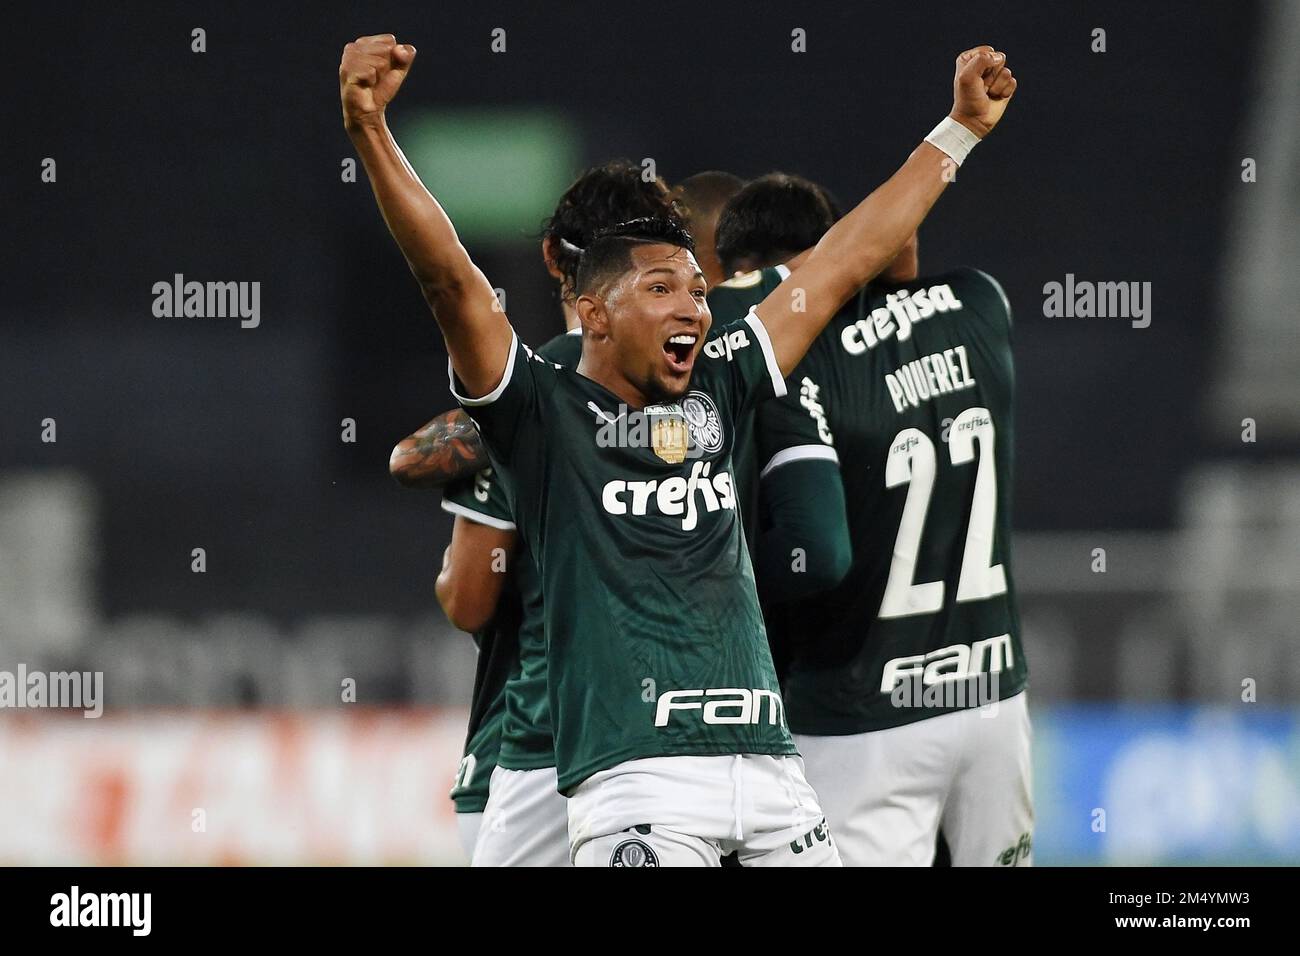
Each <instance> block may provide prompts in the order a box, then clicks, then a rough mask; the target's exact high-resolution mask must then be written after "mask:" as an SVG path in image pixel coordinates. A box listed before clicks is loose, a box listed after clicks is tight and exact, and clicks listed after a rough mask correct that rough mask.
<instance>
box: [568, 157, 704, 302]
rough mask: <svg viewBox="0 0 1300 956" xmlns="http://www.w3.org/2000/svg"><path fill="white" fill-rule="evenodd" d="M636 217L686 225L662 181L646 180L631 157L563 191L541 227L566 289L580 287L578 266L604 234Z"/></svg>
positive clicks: (601, 167) (593, 169) (597, 168)
mask: <svg viewBox="0 0 1300 956" xmlns="http://www.w3.org/2000/svg"><path fill="white" fill-rule="evenodd" d="M637 219H665V220H670V221H673V222H677V223H681V222H682V211H681V209H680V207H679V205H678V204H677V202H676V201H675V200H674V199H673V198H672V197H671V195H670V193H669V190H668V186H667V184H665V183H664V182H663V180H661V179H646V178H645V175H644V172H643V170H642V168H641V167H640V166H639V165H637V164H635V163H633V162H632V161H631V160H627V159H615V160H611V161H610V162H608V163H603V164H601V165H599V166H592V167H591V168H590V169H588V170H586V171H585V172H584V173H583V174H582V175H581V176H579V177H578V178H577V179H576V180H574V182H573V184H572V185H571V186H570V187H569V188H568V189H566V190H565V191H564V195H563V196H561V197H560V201H559V203H557V204H556V207H555V213H554V215H552V216H551V217H550V218H549V219H547V220H546V221H545V222H544V223H542V238H543V239H546V240H551V242H552V249H553V255H554V256H555V266H556V268H557V269H558V270H559V271H560V275H561V276H562V277H563V286H564V288H565V290H566V291H567V292H569V293H572V290H574V289H576V288H578V266H579V262H580V261H581V259H582V253H583V250H585V249H586V248H587V247H588V246H589V245H590V244H591V242H592V241H593V240H594V239H595V238H596V236H597V234H598V233H600V232H601V231H609V230H610V228H611V227H614V226H617V225H618V224H621V223H626V222H628V221H631V220H637Z"/></svg>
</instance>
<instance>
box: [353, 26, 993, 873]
mask: <svg viewBox="0 0 1300 956" xmlns="http://www.w3.org/2000/svg"><path fill="white" fill-rule="evenodd" d="M414 58H415V50H414V48H413V47H410V46H409V45H398V44H397V43H396V41H395V39H394V38H393V37H392V35H390V34H386V35H382V36H377V37H363V38H361V39H359V40H358V41H356V42H355V43H351V44H348V45H347V47H346V48H345V50H344V54H343V61H342V63H341V65H340V69H339V81H340V95H341V99H342V103H343V113H344V123H345V127H346V129H347V130H348V132H349V134H350V136H351V138H352V141H353V143H354V145H355V147H356V149H357V151H358V153H359V154H360V156H361V159H362V162H363V164H364V165H365V167H366V172H367V175H368V176H369V177H370V181H371V184H372V187H373V188H374V191H375V196H376V199H377V201H378V203H379V205H380V208H381V211H382V212H383V214H384V216H385V219H386V220H387V222H388V225H389V229H390V231H391V232H392V234H393V236H394V238H395V240H396V241H397V242H398V245H399V246H400V247H401V249H402V251H403V253H404V254H405V255H406V257H407V261H408V263H409V264H410V266H411V269H412V271H413V272H414V274H415V276H416V278H417V280H418V281H419V283H420V286H421V289H422V291H423V292H424V295H425V298H426V301H428V303H429V305H430V308H431V309H432V311H433V313H434V315H435V317H436V319H437V321H438V324H439V326H440V328H441V329H442V333H443V338H444V340H445V341H446V344H447V348H448V353H449V356H450V358H449V368H450V371H451V373H452V380H453V394H454V395H456V397H457V398H458V400H459V401H460V402H461V404H462V405H463V406H465V407H466V408H469V409H472V413H471V414H472V415H473V417H474V419H475V422H476V424H477V425H478V428H479V432H480V434H481V435H482V437H483V439H484V441H485V443H486V445H487V447H488V450H489V453H490V455H491V457H492V461H493V467H494V470H495V471H497V472H498V473H499V474H501V475H502V477H503V479H504V480H505V481H506V482H507V483H508V485H509V487H510V490H511V493H512V499H513V502H512V503H513V505H514V509H513V510H514V518H515V524H516V526H517V527H518V530H519V532H520V534H521V536H522V538H523V539H524V540H525V541H526V543H527V546H528V548H529V551H530V553H531V554H532V555H533V557H534V559H535V560H536V561H537V565H538V568H539V570H540V572H541V575H542V591H543V593H544V594H545V595H546V602H545V611H544V613H545V625H546V642H547V663H548V683H549V690H550V700H551V716H552V723H553V729H554V735H555V748H556V764H557V771H558V774H557V775H558V785H559V788H560V790H561V792H563V793H565V794H566V795H567V796H568V797H569V836H570V840H571V843H572V848H571V856H572V858H573V860H574V862H575V863H577V864H579V865H610V866H629V865H631V866H658V865H704V866H716V865H718V862H719V854H720V853H721V852H724V851H730V850H736V851H737V852H738V853H739V855H740V862H741V863H743V864H747V865H759V866H762V865H769V866H770V865H838V864H839V855H838V852H837V851H836V850H835V847H834V844H833V842H832V841H831V839H830V836H829V834H828V833H827V830H826V827H825V825H824V822H823V821H822V820H821V810H820V807H819V806H818V804H817V799H816V795H815V794H814V793H813V792H812V789H811V788H810V787H809V786H808V784H807V782H806V781H805V780H804V777H803V772H802V767H801V762H800V760H799V758H798V756H797V754H796V753H795V750H794V746H793V741H792V740H791V738H790V735H789V732H788V730H787V728H786V726H785V720H784V715H783V706H782V702H781V698H780V694H779V692H778V690H777V686H776V676H775V673H774V671H773V668H772V661H771V655H770V654H769V652H768V648H767V639H766V634H765V632H764V629H763V623H762V617H761V615H760V613H759V610H758V599H757V595H756V593H755V590H754V585H753V577H752V572H751V570H750V566H749V560H748V555H747V552H746V550H745V548H744V546H743V534H742V532H741V530H740V526H739V522H738V520H737V518H736V513H735V492H734V489H733V487H732V485H731V476H730V474H729V471H728V469H729V465H730V450H731V446H732V443H733V442H734V439H735V422H736V418H737V416H738V414H739V413H740V412H741V410H742V409H743V408H744V407H745V406H746V405H748V404H749V403H751V402H754V401H757V400H760V399H762V398H768V397H772V396H773V395H780V394H783V393H784V374H785V373H788V372H789V371H791V370H793V368H794V366H795V365H796V364H797V362H798V360H799V359H800V358H802V356H803V354H804V352H805V351H807V349H808V346H809V345H810V344H811V342H812V341H813V339H814V338H815V336H816V335H817V333H818V332H819V331H820V329H821V327H822V326H823V325H824V324H825V323H826V322H827V321H828V320H829V319H830V318H831V316H832V315H834V313H835V312H836V311H837V310H838V309H839V307H840V305H842V304H843V302H844V301H846V300H847V299H848V298H849V296H851V295H852V294H853V293H854V292H855V291H856V290H857V289H858V288H860V287H861V286H862V285H863V284H865V283H866V282H867V281H868V280H869V279H871V278H872V277H873V276H875V275H876V274H878V273H879V272H880V270H881V269H883V268H884V267H885V266H886V265H887V264H888V263H889V262H890V261H891V260H892V259H893V258H894V257H895V256H896V255H897V254H898V252H899V250H900V249H901V248H902V246H903V244H904V243H905V242H906V240H907V237H908V236H910V235H911V234H912V233H913V232H914V231H915V230H916V228H917V226H918V225H919V224H920V222H921V220H922V219H923V218H924V217H925V215H926V213H927V212H928V211H929V208H930V207H931V206H932V205H933V203H934V202H935V201H936V200H937V199H938V197H939V195H940V193H942V192H943V190H944V188H945V187H946V186H947V184H948V182H949V181H950V179H951V176H950V175H947V173H948V172H949V170H950V169H951V165H952V163H953V162H954V161H956V162H960V160H961V159H962V158H964V156H965V154H966V152H968V151H969V150H970V149H971V148H972V147H973V145H974V144H975V143H976V142H978V140H979V138H980V137H981V136H983V135H986V134H987V133H988V132H989V131H991V130H992V129H993V127H994V126H995V125H996V124H997V122H998V121H999V120H1000V119H1001V117H1002V115H1003V113H1004V111H1005V108H1006V105H1007V102H1008V101H1009V99H1010V97H1011V96H1012V94H1013V93H1014V90H1015V80H1014V79H1013V78H1012V77H1011V75H1010V72H1009V71H1008V70H1006V68H1005V61H1006V57H1005V55H1004V54H1001V53H998V52H996V51H994V50H993V49H992V48H991V47H978V48H976V49H973V50H969V51H967V52H966V53H964V54H962V55H961V56H960V57H959V58H958V62H957V70H956V78H955V80H954V89H955V94H956V95H955V97H954V104H953V109H952V111H951V113H950V114H949V116H948V117H946V118H945V119H944V120H943V121H942V122H941V123H940V124H939V125H938V126H937V127H936V128H935V130H934V131H932V132H931V134H930V135H929V136H928V137H927V139H926V141H925V142H923V143H921V144H920V145H919V146H917V148H916V149H915V150H914V151H913V152H912V154H911V155H910V156H909V158H908V159H907V161H906V162H905V163H904V164H903V166H902V167H901V168H900V169H899V171H898V172H897V173H895V174H894V176H892V177H891V178H890V179H889V180H888V181H887V182H886V183H885V184H884V185H882V186H881V187H879V188H878V189H877V190H876V191H875V192H874V193H872V194H871V195H870V196H868V197H867V198H866V199H865V200H864V201H863V202H862V203H860V204H859V205H858V206H857V207H856V208H855V209H854V210H853V211H852V212H850V213H849V214H848V215H847V216H845V217H844V219H842V220H841V221H840V222H839V223H837V224H836V225H835V226H834V227H832V229H831V230H830V231H829V232H828V233H827V234H826V236H825V237H824V238H823V239H822V241H821V242H820V243H818V245H817V247H816V248H815V249H814V250H813V252H812V253H811V254H810V255H809V256H808V259H807V260H806V261H805V262H804V263H803V264H802V265H801V266H800V267H799V269H798V271H797V272H795V273H794V274H793V275H792V276H791V278H790V279H789V280H787V281H786V282H785V283H782V286H780V287H778V288H777V289H776V290H775V291H774V292H773V294H772V295H770V296H769V297H768V298H767V299H765V300H764V301H763V302H762V303H760V304H759V305H758V306H757V307H756V308H755V309H754V310H753V312H751V313H750V315H749V316H748V317H747V318H746V319H745V320H744V321H742V322H739V323H735V324H733V325H731V326H728V327H726V328H723V329H721V330H720V331H719V332H718V333H717V334H715V335H713V336H711V337H710V336H709V332H710V324H711V319H710V316H709V312H708V306H707V304H706V302H705V293H706V287H705V283H704V277H703V275H702V273H701V272H700V271H699V267H698V264H697V263H696V262H695V259H694V256H693V255H692V253H691V251H690V246H691V239H690V237H689V235H688V234H686V233H685V232H684V230H682V229H681V228H680V226H678V225H676V224H674V223H673V222H671V221H670V220H646V221H642V222H633V223H629V224H627V225H626V226H625V227H623V228H616V229H615V230H612V231H610V232H608V233H605V234H602V235H599V236H597V237H596V239H595V240H593V241H592V242H591V243H590V244H589V245H588V247H587V248H586V249H585V250H584V251H583V254H582V257H581V260H580V263H579V268H578V281H577V288H576V291H577V293H578V300H577V308H578V314H579V317H580V319H581V322H582V327H583V351H582V359H581V361H580V363H579V365H578V367H577V368H576V369H568V368H564V367H562V366H558V365H555V364H553V363H549V362H547V361H545V360H544V359H542V358H541V357H540V356H536V355H534V354H533V353H532V352H531V350H529V349H527V348H525V347H524V346H523V345H521V344H520V343H519V342H518V339H517V338H516V336H515V334H514V331H513V330H512V328H511V326H510V324H509V322H508V321H507V319H506V317H505V315H504V314H503V313H502V311H501V310H500V307H499V304H497V302H496V298H495V296H494V295H493V292H492V287H491V285H490V284H489V283H488V282H487V280H486V278H485V277H484V276H483V274H482V273H481V272H479V270H478V269H477V267H476V266H475V265H474V264H473V262H472V261H471V260H470V258H469V256H468V255H467V254H466V252H465V250H464V248H463V247H462V246H461V244H460V242H459V240H458V239H457V237H456V233H455V230H454V228H453V226H452V224H451V222H450V220H449V219H448V218H447V216H446V214H445V213H444V212H443V210H442V208H441V207H440V206H439V205H438V204H437V202H436V201H435V200H434V199H433V197H432V196H430V195H429V193H428V192H427V190H425V189H424V187H423V185H422V184H421V183H420V181H419V179H418V177H416V176H415V174H414V172H413V171H412V170H411V168H410V166H409V165H408V164H407V163H406V162H405V161H404V158H403V157H402V154H401V151H400V150H399V149H398V147H397V144H396V143H395V142H394V140H393V137H392V134H391V133H390V132H389V130H388V128H387V125H386V122H385V118H384V111H385V108H386V107H387V105H388V103H389V102H390V101H391V100H392V98H393V97H394V96H395V95H396V93H397V90H398V88H399V87H400V85H401V83H402V81H403V80H404V79H405V77H406V75H407V73H408V71H409V69H410V67H411V63H412V61H413V60H414ZM936 143H937V144H938V145H935V144H936ZM941 147H942V148H941ZM796 293H797V294H796ZM697 360H698V361H697ZM697 365H698V367H697Z"/></svg>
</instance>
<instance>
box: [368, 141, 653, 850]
mask: <svg viewBox="0 0 1300 956" xmlns="http://www.w3.org/2000/svg"><path fill="white" fill-rule="evenodd" d="M676 215H677V207H676V204H675V202H674V201H673V200H672V198H671V196H670V193H669V191H668V187H667V185H666V184H665V183H664V182H663V181H662V180H658V179H654V180H649V181H647V180H646V179H644V178H643V176H642V171H641V167H640V166H637V165H634V164H632V163H630V162H628V161H627V160H614V161H612V162H609V163H605V164H603V165H600V166H593V167H592V168H591V169H588V170H586V171H585V172H584V173H583V174H582V175H581V176H579V177H578V179H577V180H576V181H575V182H574V183H573V184H572V185H571V186H570V187H569V188H568V189H567V190H565V192H564V195H563V196H561V197H560V201H559V203H558V204H557V205H556V208H555V213H554V215H552V216H551V218H550V219H549V220H547V222H546V224H545V225H544V227H543V233H542V258H543V260H544V261H545V263H546V267H547V271H548V272H549V273H550V274H551V276H552V277H553V278H554V279H556V281H557V283H558V286H559V294H560V306H561V309H562V310H563V314H564V322H565V327H566V329H567V333H566V334H564V335H559V336H556V337H555V338H554V339H552V340H551V341H550V342H548V343H547V344H546V345H544V346H542V347H541V349H539V350H538V352H539V354H540V355H542V356H544V357H545V358H546V359H548V360H549V361H553V362H556V363H559V364H561V365H576V364H577V362H578V359H579V357H580V354H581V341H582V340H581V337H580V333H581V327H580V324H579V321H578V315H577V310H576V308H575V304H574V303H575V300H576V295H575V294H574V291H573V289H574V283H575V280H576V276H577V269H578V261H579V258H580V256H581V251H582V249H583V248H584V247H585V246H586V245H587V244H588V243H589V242H590V241H591V239H592V238H593V237H594V235H595V234H596V233H597V232H598V231H599V230H601V229H603V228H606V227H608V226H611V225H614V224H616V223H619V222H623V221H626V220H629V219H635V218H638V217H643V216H654V217H667V218H673V217H675V216H676ZM477 454H481V442H480V441H479V439H478V435H477V433H476V432H475V431H474V426H473V423H472V422H470V421H469V417H468V416H467V415H466V414H465V412H464V411H461V410H459V409H458V410H456V411H455V412H453V413H449V414H446V415H440V416H438V417H437V418H435V419H434V420H433V421H431V422H429V423H428V424H426V425H425V426H424V427H422V428H421V429H420V430H419V431H418V432H416V433H415V434H413V435H410V436H408V437H407V438H405V439H403V440H402V441H400V442H398V444H397V446H396V447H395V448H394V449H393V454H392V457H391V458H390V461H389V470H390V472H391V473H392V474H393V477H394V478H396V479H397V480H398V481H399V482H401V483H402V484H404V485H407V486H408V487H422V488H432V487H439V486H442V485H444V484H447V488H446V491H445V492H444V495H443V508H444V509H446V510H447V511H450V512H451V513H453V514H455V515H456V520H455V525H454V527H453V530H452V540H451V545H450V547H449V548H448V549H447V553H446V556H445V558H444V561H443V568H442V572H441V573H440V574H439V576H438V583H437V593H438V599H439V602H440V603H441V604H442V607H443V609H444V610H445V611H446V612H447V616H448V618H449V619H450V620H451V622H452V623H453V624H455V625H456V626H457V627H458V628H460V629H461V630H464V631H468V632H470V633H472V634H473V635H474V641H475V644H476V645H477V646H478V648H479V658H478V667H477V670H476V674H475V680H474V692H473V696H472V698H471V705H470V725H469V730H468V733H467V740H466V747H465V754H464V757H463V759H462V760H461V765H460V768H459V770H458V772H457V776H456V786H455V787H454V789H453V790H452V799H453V801H454V803H455V806H456V812H457V818H456V819H457V823H458V826H459V829H460V832H461V841H462V844H463V845H465V848H466V854H467V855H469V857H470V859H471V861H472V863H473V865H475V866H565V865H568V863H569V840H568V815H567V814H568V810H567V805H566V803H565V800H564V797H563V796H561V795H560V794H559V793H558V792H557V787H556V775H555V747H554V744H553V743H552V739H551V722H550V711H549V707H548V703H547V691H546V648H545V641H544V636H543V626H542V599H541V594H540V580H539V578H538V575H537V571H536V568H535V566H534V565H533V563H532V560H531V558H529V556H528V554H527V551H526V549H518V550H516V543H517V538H518V535H517V534H516V531H515V525H514V522H513V518H512V515H511V512H510V506H509V502H508V500H507V496H506V494H505V491H504V489H503V488H502V487H501V484H500V482H499V481H498V480H497V479H496V477H495V476H494V475H493V473H492V469H491V468H490V467H484V468H482V469H481V470H480V471H479V472H478V473H477V474H471V475H470V476H468V477H466V478H461V479H458V480H451V481H450V483H448V482H449V480H450V479H452V478H453V477H454V476H455V475H459V474H462V473H463V469H464V465H465V464H466V463H467V462H468V461H471V460H473V459H474V456H475V455H477ZM506 555H509V558H508V560H506V561H503V558H504V556H506ZM503 564H504V565H505V568H504V569H505V570H508V574H503V573H500V572H501V571H502V570H503ZM489 780H490V781H491V785H490V788H489ZM489 789H490V796H489ZM482 821H486V822H485V825H484V826H483V827H482V828H481V829H480V822H482Z"/></svg>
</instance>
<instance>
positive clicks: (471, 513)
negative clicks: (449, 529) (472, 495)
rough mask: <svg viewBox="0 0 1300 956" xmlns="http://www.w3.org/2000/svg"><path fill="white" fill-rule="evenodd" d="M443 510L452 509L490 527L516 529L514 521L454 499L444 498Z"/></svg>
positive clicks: (454, 512)
mask: <svg viewBox="0 0 1300 956" xmlns="http://www.w3.org/2000/svg"><path fill="white" fill-rule="evenodd" d="M442 510H443V511H450V512H451V513H452V514H454V515H460V516H461V517H462V518H465V519H467V520H469V521H473V522H474V523H475V524H482V525H487V526H488V527H489V528H496V529H497V530H498V531H514V530H515V526H514V523H513V522H510V521H503V520H502V519H501V518H493V517H492V516H491V515H485V514H483V513H482V512H481V511H475V510H474V509H473V508H467V507H465V506H464V505H460V504H457V503H456V502H454V501H448V500H447V499H446V498H444V499H443V500H442Z"/></svg>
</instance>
